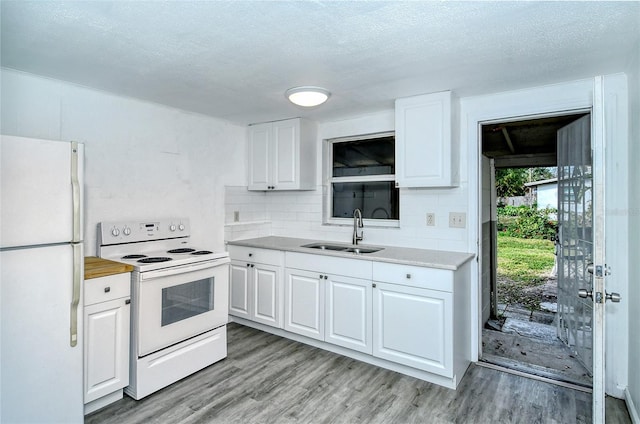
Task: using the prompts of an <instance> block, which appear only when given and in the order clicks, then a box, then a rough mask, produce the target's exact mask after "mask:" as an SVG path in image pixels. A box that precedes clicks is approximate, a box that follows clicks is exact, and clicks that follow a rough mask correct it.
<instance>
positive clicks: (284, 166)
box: [272, 119, 300, 190]
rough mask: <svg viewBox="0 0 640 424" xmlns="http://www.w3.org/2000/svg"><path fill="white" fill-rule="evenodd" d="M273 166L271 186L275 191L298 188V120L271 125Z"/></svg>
mask: <svg viewBox="0 0 640 424" xmlns="http://www.w3.org/2000/svg"><path fill="white" fill-rule="evenodd" d="M273 150H274V153H275V155H274V159H275V162H274V166H273V181H272V185H273V186H275V189H276V190H293V189H296V188H299V186H300V181H299V178H298V176H299V174H300V170H299V167H300V159H299V158H300V120H299V119H288V120H286V121H278V122H274V123H273Z"/></svg>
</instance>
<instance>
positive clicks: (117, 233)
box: [111, 227, 120, 237]
mask: <svg viewBox="0 0 640 424" xmlns="http://www.w3.org/2000/svg"><path fill="white" fill-rule="evenodd" d="M111 235H112V236H114V237H118V236H119V235H120V230H119V229H117V228H116V227H113V229H112V230H111Z"/></svg>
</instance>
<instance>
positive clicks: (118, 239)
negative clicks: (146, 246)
mask: <svg viewBox="0 0 640 424" xmlns="http://www.w3.org/2000/svg"><path fill="white" fill-rule="evenodd" d="M190 235H191V227H190V225H189V218H169V219H161V220H151V221H113V222H101V223H99V224H98V245H101V246H105V245H111V244H121V243H132V242H137V241H149V240H162V239H171V238H181V237H189V236H190Z"/></svg>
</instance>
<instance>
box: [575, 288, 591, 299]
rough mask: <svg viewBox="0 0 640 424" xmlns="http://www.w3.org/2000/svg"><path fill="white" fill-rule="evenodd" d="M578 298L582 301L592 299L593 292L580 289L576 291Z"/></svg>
mask: <svg viewBox="0 0 640 424" xmlns="http://www.w3.org/2000/svg"><path fill="white" fill-rule="evenodd" d="M578 296H579V297H581V298H583V299H586V298H587V297H590V298H592V299H593V291H591V290H587V289H580V290H578Z"/></svg>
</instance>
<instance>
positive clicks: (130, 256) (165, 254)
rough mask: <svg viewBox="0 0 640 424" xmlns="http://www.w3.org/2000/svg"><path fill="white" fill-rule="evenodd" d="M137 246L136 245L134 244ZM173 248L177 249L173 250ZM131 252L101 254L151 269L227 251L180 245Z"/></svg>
mask: <svg viewBox="0 0 640 424" xmlns="http://www.w3.org/2000/svg"><path fill="white" fill-rule="evenodd" d="M135 247H138V246H135ZM175 250H179V251H178V252H175ZM130 252H131V253H127V254H122V251H111V252H110V251H109V250H108V249H107V250H106V251H104V252H103V253H102V254H101V256H102V257H103V258H106V259H110V260H112V261H116V262H123V263H126V264H129V265H132V266H133V267H134V269H135V270H137V271H140V272H143V271H151V270H156V269H162V268H169V267H176V266H181V265H188V264H194V263H198V262H207V261H213V260H216V259H221V258H227V257H228V256H229V254H228V253H227V252H214V251H211V250H205V249H196V248H193V247H181V248H176V249H169V250H166V249H161V250H151V251H144V252H138V251H135V250H131V251H130Z"/></svg>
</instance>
